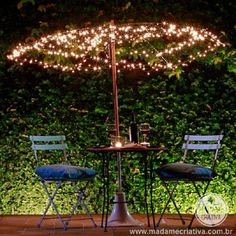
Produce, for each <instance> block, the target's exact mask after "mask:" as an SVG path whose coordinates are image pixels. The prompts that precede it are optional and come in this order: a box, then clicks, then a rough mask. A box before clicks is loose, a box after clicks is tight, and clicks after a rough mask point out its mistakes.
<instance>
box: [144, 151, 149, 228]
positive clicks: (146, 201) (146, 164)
mask: <svg viewBox="0 0 236 236" xmlns="http://www.w3.org/2000/svg"><path fill="white" fill-rule="evenodd" d="M143 159H144V180H145V182H144V198H145V208H146V216H147V222H148V227H150V219H149V212H148V197H147V179H148V170H147V169H148V161H147V154H146V153H144V155H143Z"/></svg>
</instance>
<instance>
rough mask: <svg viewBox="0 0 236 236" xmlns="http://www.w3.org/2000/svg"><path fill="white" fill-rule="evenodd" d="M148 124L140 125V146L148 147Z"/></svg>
mask: <svg viewBox="0 0 236 236" xmlns="http://www.w3.org/2000/svg"><path fill="white" fill-rule="evenodd" d="M150 128H151V127H150V124H149V123H142V124H140V128H139V130H140V132H141V133H142V136H143V141H142V142H141V144H142V145H147V146H149V145H150V143H149V140H148V138H149V134H150Z"/></svg>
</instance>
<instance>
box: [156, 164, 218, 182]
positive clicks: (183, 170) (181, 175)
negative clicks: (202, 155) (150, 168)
mask: <svg viewBox="0 0 236 236" xmlns="http://www.w3.org/2000/svg"><path fill="white" fill-rule="evenodd" d="M157 173H158V175H159V176H160V177H161V178H164V179H180V180H181V179H186V180H211V179H212V178H214V177H215V176H216V173H215V172H214V171H213V170H212V169H210V168H208V167H204V166H200V165H195V164H188V163H181V162H176V163H169V164H165V165H163V166H161V167H160V168H159V169H158V171H157Z"/></svg>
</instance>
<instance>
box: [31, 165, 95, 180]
mask: <svg viewBox="0 0 236 236" xmlns="http://www.w3.org/2000/svg"><path fill="white" fill-rule="evenodd" d="M35 173H36V174H37V175H38V176H39V177H40V178H41V179H43V180H47V181H50V180H54V181H56V180H62V181H67V180H83V179H86V180H87V179H92V178H93V177H94V176H95V175H96V171H95V170H93V169H90V168H86V167H79V166H72V165H63V164H54V165H44V166H40V167H38V168H37V169H36V171H35Z"/></svg>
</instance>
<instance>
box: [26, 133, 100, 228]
mask: <svg viewBox="0 0 236 236" xmlns="http://www.w3.org/2000/svg"><path fill="white" fill-rule="evenodd" d="M30 140H31V141H32V149H33V151H34V155H35V158H36V163H37V166H36V170H35V173H36V174H37V175H38V177H39V178H40V181H41V183H42V185H43V188H44V190H45V192H46V194H47V196H48V199H49V202H48V204H47V206H46V208H45V211H44V213H43V215H42V217H41V219H40V222H39V223H38V227H40V226H41V224H42V222H43V220H44V219H47V218H46V214H47V212H48V210H49V208H50V206H52V207H53V209H54V210H55V212H56V215H57V217H58V219H59V220H60V222H61V223H62V225H63V228H64V230H66V229H67V227H68V224H69V221H70V220H71V218H72V215H73V214H74V213H75V212H76V210H77V208H78V207H79V205H82V207H83V209H84V211H85V212H86V214H87V216H88V217H86V218H83V219H90V220H91V222H92V224H93V226H94V227H96V223H95V222H94V220H93V217H92V216H91V214H90V212H89V210H88V207H87V205H86V204H85V202H84V199H83V196H84V192H85V190H86V189H87V186H88V184H89V182H91V181H92V180H93V179H94V177H95V175H96V171H95V170H93V169H90V168H86V167H80V166H73V165H69V164H67V154H66V149H67V144H65V143H64V142H65V140H66V137H65V136H64V135H56V136H30ZM52 151H53V153H52ZM46 152H48V153H46ZM53 154H54V155H53ZM59 156H60V157H61V158H62V160H61V161H60V162H56V164H51V163H55V162H54V160H55V159H58V157H59ZM43 157H44V158H43ZM48 157H49V158H50V161H49V160H48V164H45V165H41V162H43V160H46V159H48ZM82 182H83V183H82ZM68 183H69V184H70V185H71V186H72V187H73V190H74V191H73V193H76V195H77V196H76V198H77V201H76V203H75V204H74V206H72V210H71V212H70V213H69V216H68V217H67V218H66V219H64V218H63V217H62V216H61V215H60V213H59V211H58V208H57V205H56V204H55V201H54V199H55V198H56V196H57V195H58V194H59V193H60V189H61V188H63V187H64V185H66V184H68ZM52 184H54V187H55V188H54V189H53V190H51V188H49V185H52Z"/></svg>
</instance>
